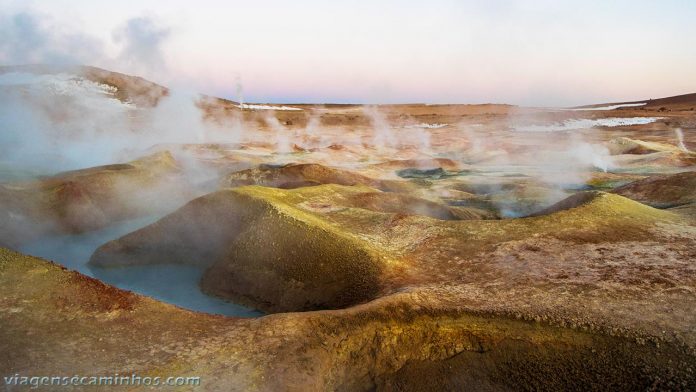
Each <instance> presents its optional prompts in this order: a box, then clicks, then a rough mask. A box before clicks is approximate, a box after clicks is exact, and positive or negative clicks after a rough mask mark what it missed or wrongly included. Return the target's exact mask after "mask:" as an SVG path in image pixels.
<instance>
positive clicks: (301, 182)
mask: <svg viewBox="0 0 696 392" xmlns="http://www.w3.org/2000/svg"><path fill="white" fill-rule="evenodd" d="M320 184H338V185H365V186H369V187H373V188H377V189H380V190H383V191H390V192H405V191H408V190H411V189H413V187H412V186H410V184H408V183H407V182H403V181H391V180H378V179H374V178H370V177H367V176H364V175H362V174H358V173H353V172H350V171H348V170H342V169H334V168H331V167H328V166H324V165H320V164H315V163H302V164H288V165H283V166H275V165H260V166H259V167H257V168H254V169H248V170H242V171H239V172H235V173H232V174H230V175H229V176H227V178H225V179H224V180H223V181H222V182H221V185H222V186H223V187H236V186H243V185H261V186H267V187H273V188H284V189H293V188H299V187H305V186H316V185H320Z"/></svg>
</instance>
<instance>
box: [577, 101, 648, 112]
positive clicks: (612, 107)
mask: <svg viewBox="0 0 696 392" xmlns="http://www.w3.org/2000/svg"><path fill="white" fill-rule="evenodd" d="M645 105H647V102H643V103H622V104H619V105H610V106H600V107H595V108H576V109H568V110H573V111H587V110H614V109H619V108H632V107H637V106H645Z"/></svg>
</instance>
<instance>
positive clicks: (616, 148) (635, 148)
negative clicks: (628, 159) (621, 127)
mask: <svg viewBox="0 0 696 392" xmlns="http://www.w3.org/2000/svg"><path fill="white" fill-rule="evenodd" d="M606 146H607V148H608V149H609V153H610V154H611V155H622V154H637V155H642V154H650V153H654V152H677V151H679V149H678V148H677V147H676V146H673V145H669V144H665V143H657V142H644V141H642V140H634V139H629V138H627V137H618V138H615V139H612V140H610V141H609V142H608V143H606Z"/></svg>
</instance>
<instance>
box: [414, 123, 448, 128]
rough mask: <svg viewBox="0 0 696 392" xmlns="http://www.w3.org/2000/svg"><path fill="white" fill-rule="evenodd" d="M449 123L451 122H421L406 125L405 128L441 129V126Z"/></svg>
mask: <svg viewBox="0 0 696 392" xmlns="http://www.w3.org/2000/svg"><path fill="white" fill-rule="evenodd" d="M448 125H449V124H440V123H435V124H427V123H420V124H415V125H404V128H426V129H439V128H444V127H446V126H448Z"/></svg>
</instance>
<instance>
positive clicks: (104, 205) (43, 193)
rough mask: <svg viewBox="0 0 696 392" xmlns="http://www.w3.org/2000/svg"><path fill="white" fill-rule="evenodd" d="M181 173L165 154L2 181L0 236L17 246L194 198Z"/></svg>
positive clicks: (150, 212)
mask: <svg viewBox="0 0 696 392" xmlns="http://www.w3.org/2000/svg"><path fill="white" fill-rule="evenodd" d="M179 173H180V170H179V167H178V166H177V164H176V162H175V161H174V159H173V157H172V156H171V154H170V153H169V152H161V153H157V154H153V155H150V156H147V157H145V158H142V159H138V160H136V161H132V162H129V163H126V164H115V165H107V166H99V167H93V168H89V169H83V170H76V171H70V172H64V173H60V174H58V175H55V176H52V177H47V178H41V179H38V180H33V181H27V182H18V183H6V184H1V185H0V216H2V217H3V220H4V224H3V227H2V229H0V239H1V240H2V241H3V242H5V243H6V244H13V245H17V244H19V243H21V242H23V241H26V240H30V239H31V238H32V237H34V236H37V235H42V234H45V233H51V232H58V233H80V232H84V231H89V230H94V229H97V228H101V227H104V226H107V225H109V224H110V223H112V222H114V221H118V220H123V219H128V218H132V217H137V216H142V215H143V214H152V213H157V212H161V211H163V210H166V209H168V208H172V207H173V206H176V205H177V204H179V203H182V202H183V201H184V200H186V198H187V197H190V194H189V192H188V191H186V190H184V189H183V186H182V179H181V178H180V177H179ZM165 194H166V197H163V195H165Z"/></svg>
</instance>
